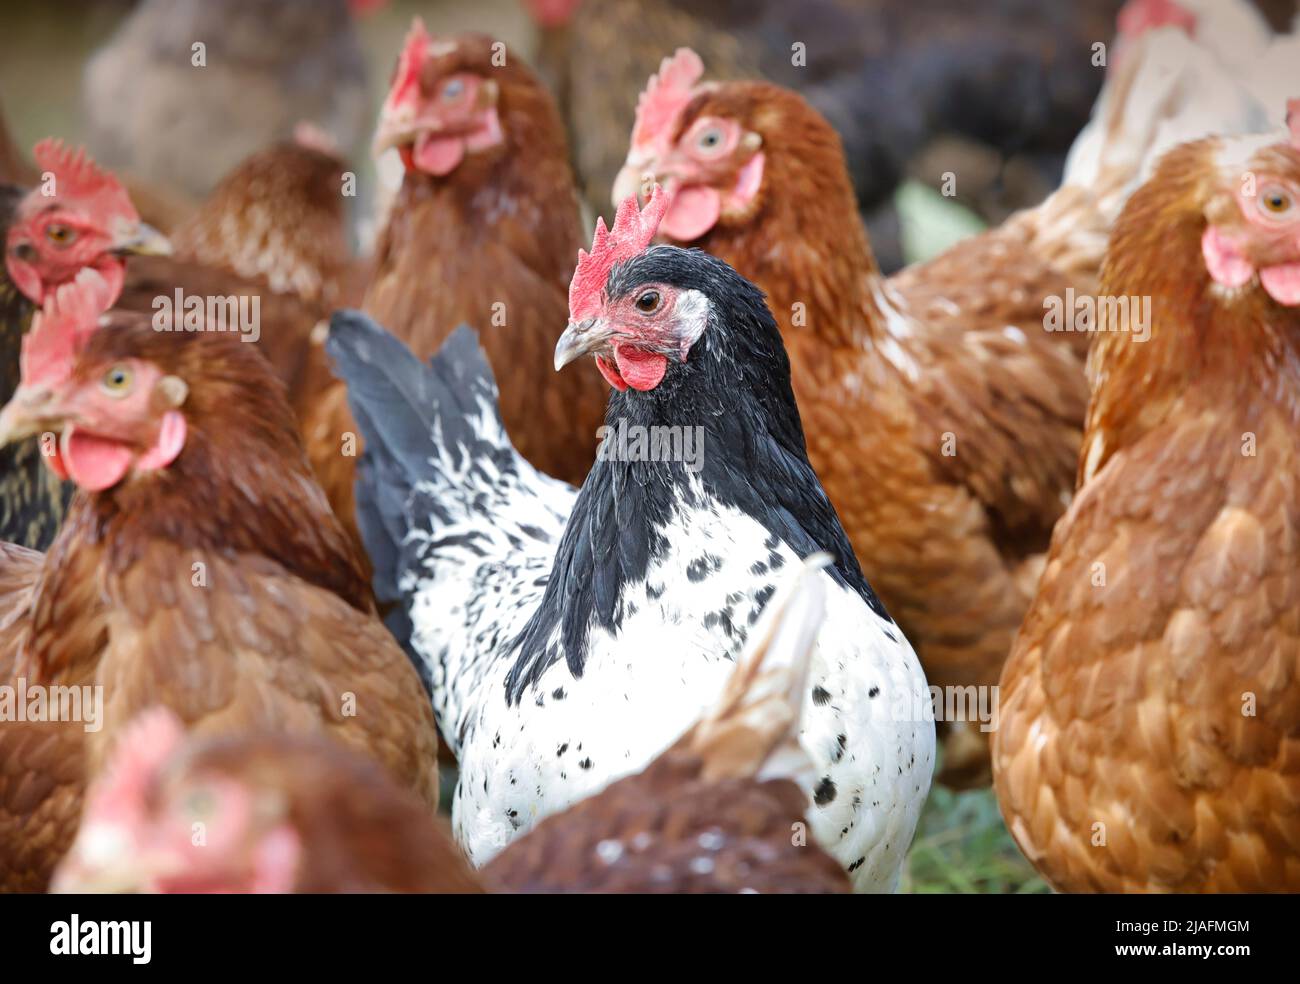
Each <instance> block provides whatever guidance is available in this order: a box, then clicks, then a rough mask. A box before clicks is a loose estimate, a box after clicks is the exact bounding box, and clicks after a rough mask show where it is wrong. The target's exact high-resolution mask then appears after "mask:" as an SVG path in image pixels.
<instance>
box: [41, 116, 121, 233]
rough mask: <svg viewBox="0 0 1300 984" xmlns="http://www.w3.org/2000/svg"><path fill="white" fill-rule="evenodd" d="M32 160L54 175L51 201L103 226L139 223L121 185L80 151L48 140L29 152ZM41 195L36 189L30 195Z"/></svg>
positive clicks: (52, 139) (114, 177)
mask: <svg viewBox="0 0 1300 984" xmlns="http://www.w3.org/2000/svg"><path fill="white" fill-rule="evenodd" d="M32 156H33V157H34V158H36V166H37V167H38V168H40V170H41V171H42V172H49V173H50V174H53V175H54V195H53V198H52V200H53V201H57V202H62V203H74V202H75V203H76V204H78V205H80V206H82V207H84V208H86V209H87V210H89V211H91V212H93V213H94V214H95V215H96V216H97V217H98V218H99V219H101V220H102V221H104V222H105V223H107V221H108V220H110V219H114V218H118V219H125V220H127V221H129V222H139V221H140V213H138V212H137V211H136V210H135V206H134V205H132V204H131V196H130V195H128V194H127V193H126V189H125V188H124V187H122V182H120V181H118V180H117V177H116V176H115V175H113V174H112V173H111V172H109V171H105V170H104V169H103V168H101V167H100V166H99V165H98V164H96V163H95V162H94V161H93V160H91V158H90V155H89V154H87V153H86V151H85V150H84V149H83V148H79V147H77V148H74V147H69V146H68V145H66V144H64V143H63V141H61V140H56V139H55V138H53V137H47V138H46V139H44V140H42V141H41V142H40V143H38V144H37V145H36V147H35V148H34V149H33V150H32ZM41 194H42V192H41V191H40V190H39V189H38V190H37V191H34V192H32V195H34V196H40V195H41Z"/></svg>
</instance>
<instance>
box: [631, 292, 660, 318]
mask: <svg viewBox="0 0 1300 984" xmlns="http://www.w3.org/2000/svg"><path fill="white" fill-rule="evenodd" d="M636 309H637V310H638V311H640V312H641V313H642V314H649V313H650V312H652V311H657V310H658V309H659V291H657V290H648V291H646V292H645V293H644V294H642V295H641V296H640V297H638V298H637V299H636Z"/></svg>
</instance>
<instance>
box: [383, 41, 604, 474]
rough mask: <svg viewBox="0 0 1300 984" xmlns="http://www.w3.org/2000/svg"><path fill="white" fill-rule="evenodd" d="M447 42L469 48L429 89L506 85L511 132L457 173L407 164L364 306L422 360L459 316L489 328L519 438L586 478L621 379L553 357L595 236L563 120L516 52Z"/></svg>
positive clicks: (504, 103)
mask: <svg viewBox="0 0 1300 984" xmlns="http://www.w3.org/2000/svg"><path fill="white" fill-rule="evenodd" d="M439 40H440V41H447V40H452V41H454V42H455V43H456V47H455V48H454V49H453V50H451V51H450V52H448V53H444V54H439V55H431V56H430V58H429V60H428V61H427V62H426V64H425V65H424V68H423V70H422V72H421V75H420V86H421V88H422V91H423V92H426V93H432V92H433V87H434V85H436V83H437V82H438V81H439V80H440V79H442V78H444V77H446V76H447V75H449V74H452V73H455V72H471V73H475V74H477V75H478V76H481V77H482V78H483V79H485V80H487V81H490V82H493V83H495V84H496V86H497V93H498V96H497V104H496V105H497V111H498V114H499V117H500V127H501V132H502V136H503V138H504V139H503V142H502V143H501V144H499V145H497V146H494V147H489V148H487V149H485V150H482V151H477V152H471V153H468V154H466V155H465V158H464V160H463V161H461V163H460V164H459V165H458V166H457V167H456V168H455V169H454V170H453V171H451V172H450V173H449V174H447V175H445V176H442V177H435V176H432V175H429V174H424V173H422V172H417V171H408V172H407V174H406V177H405V179H404V181H403V183H402V188H401V191H400V193H399V195H398V197H397V200H396V202H395V203H394V206H393V209H392V211H391V213H390V216H389V220H388V225H387V226H386V228H385V229H384V231H383V233H382V234H381V236H380V238H379V242H378V245H377V247H376V254H375V274H374V278H373V279H372V281H371V283H370V288H369V290H368V291H367V294H366V299H365V309H366V311H367V313H368V314H370V315H371V316H373V317H374V318H375V319H376V320H377V321H378V322H379V323H380V324H382V325H384V327H386V328H388V329H389V330H390V331H392V332H393V333H394V334H395V335H397V336H398V337H399V338H401V339H402V340H403V341H404V342H406V344H407V345H408V346H410V348H411V350H412V351H414V352H415V354H416V355H417V356H420V357H422V358H428V357H429V356H430V355H432V354H433V353H434V352H435V351H436V350H437V349H438V347H439V346H440V345H441V344H442V342H443V340H444V339H445V338H446V337H447V336H448V335H449V334H451V332H452V331H453V330H454V329H455V328H456V327H457V326H459V325H461V324H469V325H470V326H472V327H473V328H474V329H475V330H477V331H478V333H479V338H480V340H481V341H482V344H483V347H484V349H485V350H486V351H487V354H488V358H489V360H490V362H491V364H492V369H493V372H494V373H495V375H496V380H497V384H498V386H499V387H500V391H501V396H500V407H501V415H502V418H503V419H504V421H505V425H506V430H507V431H508V432H509V434H510V438H511V440H512V441H513V442H514V444H515V446H516V447H517V448H518V450H519V451H520V453H521V454H523V455H524V456H525V457H526V458H528V460H529V461H531V462H532V463H533V464H534V465H536V466H537V467H539V468H541V469H542V470H543V471H545V472H547V473H549V474H551V475H554V476H556V477H558V478H562V479H565V480H566V481H570V482H575V483H576V482H581V481H582V480H583V479H584V478H585V477H586V474H587V471H588V470H589V468H590V466H591V462H592V461H593V459H594V457H595V448H596V429H597V428H598V427H599V426H600V425H601V423H602V422H603V419H604V410H605V402H606V398H607V396H608V388H607V387H606V386H605V384H604V383H603V382H602V381H601V379H600V376H599V374H598V373H597V371H596V369H595V366H592V365H583V366H578V367H572V368H570V369H567V370H566V371H565V372H563V373H560V374H558V375H557V374H556V373H555V371H554V368H553V358H554V351H555V343H556V341H557V340H558V339H559V337H560V334H561V333H562V332H563V331H564V326H565V324H566V322H567V320H568V300H567V293H566V292H567V290H568V284H569V278H570V276H571V275H572V273H573V267H574V263H575V261H576V260H577V254H578V248H579V246H581V245H583V239H582V230H581V227H580V224H579V215H578V203H577V197H576V192H575V190H574V184H573V175H572V172H571V170H570V168H569V159H568V151H567V149H566V146H565V141H564V131H563V127H562V126H561V124H560V120H559V116H558V114H557V112H556V110H555V106H554V104H553V102H552V100H551V97H550V96H549V95H548V94H547V92H546V90H545V89H544V88H543V87H542V86H541V84H540V83H539V82H538V81H537V79H536V78H535V77H534V76H533V74H532V72H530V71H529V70H528V69H527V68H526V67H525V66H524V65H523V63H522V62H521V61H520V59H519V58H518V56H517V55H516V54H515V53H514V52H509V53H507V55H506V59H505V64H503V65H497V64H494V56H493V51H492V47H491V46H492V43H493V42H492V40H491V39H490V38H486V37H482V36H479V35H461V36H457V37H456V38H454V39H439ZM496 60H497V61H499V60H500V59H499V58H498V59H496Z"/></svg>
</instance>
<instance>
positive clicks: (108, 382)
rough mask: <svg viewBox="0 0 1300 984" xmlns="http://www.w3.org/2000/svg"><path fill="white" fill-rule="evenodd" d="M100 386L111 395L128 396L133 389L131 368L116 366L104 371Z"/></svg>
mask: <svg viewBox="0 0 1300 984" xmlns="http://www.w3.org/2000/svg"><path fill="white" fill-rule="evenodd" d="M100 386H101V387H102V388H103V390H104V392H105V393H107V394H108V395H109V396H126V394H127V393H128V392H130V389H131V370H130V369H128V368H127V367H126V366H114V367H113V368H112V369H110V370H108V372H106V373H104V379H103V381H102V382H101V383H100Z"/></svg>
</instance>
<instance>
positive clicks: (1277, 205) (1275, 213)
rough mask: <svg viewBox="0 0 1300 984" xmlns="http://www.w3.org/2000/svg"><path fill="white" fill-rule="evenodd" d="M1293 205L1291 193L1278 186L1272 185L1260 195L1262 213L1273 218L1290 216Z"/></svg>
mask: <svg viewBox="0 0 1300 984" xmlns="http://www.w3.org/2000/svg"><path fill="white" fill-rule="evenodd" d="M1293 204H1294V201H1293V199H1292V198H1291V194H1290V192H1288V191H1287V190H1286V189H1285V188H1282V187H1279V186H1277V185H1270V186H1269V187H1267V188H1264V189H1263V190H1262V191H1261V192H1260V193H1259V208H1260V211H1262V212H1263V213H1264V214H1265V215H1268V216H1270V217H1272V218H1278V217H1279V216H1283V215H1286V214H1288V213H1289V212H1290V211H1291V208H1292V205H1293Z"/></svg>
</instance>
